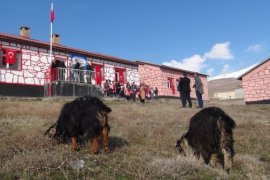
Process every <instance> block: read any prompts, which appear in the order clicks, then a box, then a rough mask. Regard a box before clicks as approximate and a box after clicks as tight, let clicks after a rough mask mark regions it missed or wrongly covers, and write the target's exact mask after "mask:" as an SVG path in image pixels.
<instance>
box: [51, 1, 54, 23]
mask: <svg viewBox="0 0 270 180" xmlns="http://www.w3.org/2000/svg"><path fill="white" fill-rule="evenodd" d="M54 19H55V17H54V9H53V3H52V6H51V23H53V21H54Z"/></svg>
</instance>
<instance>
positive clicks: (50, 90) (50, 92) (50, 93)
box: [49, 3, 53, 96]
mask: <svg viewBox="0 0 270 180" xmlns="http://www.w3.org/2000/svg"><path fill="white" fill-rule="evenodd" d="M52 11H53V3H52V4H51V12H52ZM50 22H51V32H50V57H49V61H50V86H49V96H52V31H53V21H52V17H51V21H50Z"/></svg>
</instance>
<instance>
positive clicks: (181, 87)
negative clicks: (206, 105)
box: [177, 72, 204, 109]
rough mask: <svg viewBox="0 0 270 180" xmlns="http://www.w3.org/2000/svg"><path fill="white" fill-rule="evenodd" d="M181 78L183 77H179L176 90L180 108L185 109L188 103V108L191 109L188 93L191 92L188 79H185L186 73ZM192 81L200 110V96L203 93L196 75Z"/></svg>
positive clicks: (200, 82)
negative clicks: (178, 95)
mask: <svg viewBox="0 0 270 180" xmlns="http://www.w3.org/2000/svg"><path fill="white" fill-rule="evenodd" d="M183 76H184V77H180V79H179V83H178V87H177V90H178V91H179V93H180V99H181V102H182V107H183V108H185V107H186V104H187V102H188V106H189V107H190V108H191V107H192V102H191V98H190V92H191V88H190V79H189V78H188V77H187V73H186V72H184V73H183ZM194 81H195V83H194V85H193V88H195V92H196V97H197V101H198V108H200V109H201V108H203V100H202V94H203V93H204V91H203V84H202V81H201V79H200V77H199V75H198V74H197V73H195V74H194Z"/></svg>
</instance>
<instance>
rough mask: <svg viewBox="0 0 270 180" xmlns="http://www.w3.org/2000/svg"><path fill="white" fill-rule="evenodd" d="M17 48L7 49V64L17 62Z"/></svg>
mask: <svg viewBox="0 0 270 180" xmlns="http://www.w3.org/2000/svg"><path fill="white" fill-rule="evenodd" d="M15 62H16V50H12V49H6V64H15Z"/></svg>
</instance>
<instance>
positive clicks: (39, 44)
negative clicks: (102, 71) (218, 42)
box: [0, 33, 137, 65]
mask: <svg viewBox="0 0 270 180" xmlns="http://www.w3.org/2000/svg"><path fill="white" fill-rule="evenodd" d="M0 40H4V41H7V42H15V43H22V44H26V45H31V46H37V47H41V48H46V49H48V48H50V43H49V42H44V41H39V40H35V39H31V38H26V37H22V36H16V35H10V34H6V33H0ZM53 49H54V50H58V51H63V52H68V53H77V54H81V55H85V56H90V57H94V58H101V59H105V60H110V61H114V62H118V63H123V64H129V65H137V63H135V62H132V61H128V60H126V59H122V58H118V57H114V56H109V55H105V54H101V53H96V52H89V51H85V50H81V49H76V48H71V47H68V46H63V45H61V44H53Z"/></svg>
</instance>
